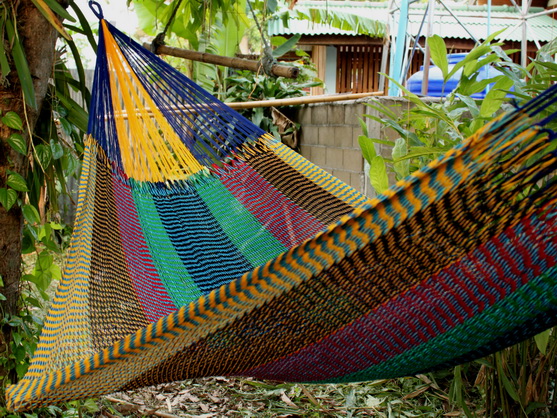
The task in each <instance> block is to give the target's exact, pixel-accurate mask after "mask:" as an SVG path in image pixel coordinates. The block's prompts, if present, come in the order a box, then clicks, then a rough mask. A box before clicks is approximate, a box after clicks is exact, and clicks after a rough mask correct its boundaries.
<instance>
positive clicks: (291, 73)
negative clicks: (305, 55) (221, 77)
mask: <svg viewBox="0 0 557 418" xmlns="http://www.w3.org/2000/svg"><path fill="white" fill-rule="evenodd" d="M143 46H144V47H145V48H147V49H149V50H152V44H150V43H144V44H143ZM156 53H157V54H162V55H170V56H172V57H178V58H185V59H189V60H192V61H200V62H206V63H208V64H216V65H224V66H225V67H231V68H238V69H241V70H249V71H253V72H257V71H261V70H262V68H263V66H262V64H261V62H260V61H254V60H247V59H244V58H233V57H225V56H222V55H215V54H209V53H207V52H198V51H192V50H189V49H182V48H175V47H171V46H166V45H160V46H158V47H157V49H156ZM271 73H272V74H273V75H275V76H277V77H287V78H296V77H298V74H299V73H300V70H299V69H298V68H297V67H294V66H289V65H280V64H274V65H273V67H272V68H271Z"/></svg>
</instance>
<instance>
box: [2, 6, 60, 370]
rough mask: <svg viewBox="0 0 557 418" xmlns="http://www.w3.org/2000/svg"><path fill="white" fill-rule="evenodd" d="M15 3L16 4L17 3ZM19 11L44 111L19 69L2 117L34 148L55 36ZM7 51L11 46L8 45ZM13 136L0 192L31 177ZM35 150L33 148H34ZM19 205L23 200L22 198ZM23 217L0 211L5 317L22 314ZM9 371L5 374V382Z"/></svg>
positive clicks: (35, 16) (31, 11) (40, 20)
mask: <svg viewBox="0 0 557 418" xmlns="http://www.w3.org/2000/svg"><path fill="white" fill-rule="evenodd" d="M14 3H16V2H14ZM16 4H17V6H16V7H17V9H16V16H17V18H16V20H17V25H18V31H19V36H20V38H21V40H22V43H23V48H24V51H25V54H26V57H27V62H28V65H29V69H30V72H31V76H32V78H33V84H34V87H35V98H36V102H37V106H38V107H39V109H32V108H29V106H27V107H26V106H25V105H24V101H23V95H22V90H21V84H20V82H19V79H18V76H17V72H16V71H15V67H14V66H13V65H12V71H11V72H10V74H9V75H8V81H9V82H8V83H7V84H6V85H3V86H2V85H0V111H1V112H2V115H5V114H6V112H8V111H13V112H15V113H17V114H18V115H19V116H20V117H21V119H22V120H23V122H24V126H25V127H24V132H22V134H23V136H24V138H25V140H26V141H27V143H28V144H29V143H30V141H31V138H29V132H33V129H34V127H35V123H36V122H37V118H38V116H39V111H40V106H41V105H42V103H43V101H44V98H45V96H46V93H47V88H48V82H49V78H50V77H51V75H52V70H53V66H54V58H55V44H56V39H57V32H56V30H55V29H54V28H53V27H52V26H51V25H50V24H49V23H48V22H47V21H46V19H45V18H44V17H43V16H42V14H41V13H40V12H39V11H38V10H37V8H36V7H35V6H34V5H33V3H32V2H31V0H20V1H19V2H17V3H16ZM5 46H6V47H8V45H7V44H6V45H5ZM11 133H13V132H12V131H11V130H10V129H9V128H8V127H6V126H5V125H3V124H0V188H2V187H6V181H7V175H8V171H12V172H16V173H19V174H21V175H22V176H23V177H24V178H26V176H27V171H28V168H29V157H26V156H24V155H21V154H19V153H17V152H16V151H14V150H13V149H12V148H11V147H10V145H9V144H8V143H7V138H8V137H9V135H10V134H11ZM29 148H30V147H29ZM18 197H19V199H24V195H23V194H22V193H20V194H19V196H18ZM22 229H23V215H22V212H21V209H20V207H19V205H18V204H17V203H16V204H15V205H14V206H13V207H12V208H11V209H10V210H9V211H6V210H5V209H4V207H3V206H2V205H0V277H1V278H2V281H3V283H4V287H3V288H2V287H0V293H2V294H3V295H4V296H5V297H6V300H5V301H3V302H1V305H0V307H1V309H2V313H3V315H9V314H16V313H17V312H18V300H19V295H20V278H21V239H22ZM9 331H10V330H9V329H6V328H3V329H2V332H1V334H0V355H2V353H5V352H6V349H7V344H8V342H9ZM5 374H6V371H5V370H1V369H0V379H1V378H2V377H3V376H5Z"/></svg>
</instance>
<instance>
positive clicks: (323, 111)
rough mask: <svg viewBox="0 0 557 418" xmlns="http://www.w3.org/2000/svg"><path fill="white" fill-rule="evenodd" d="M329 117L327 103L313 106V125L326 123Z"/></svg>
mask: <svg viewBox="0 0 557 418" xmlns="http://www.w3.org/2000/svg"><path fill="white" fill-rule="evenodd" d="M327 117H328V115H327V106H326V105H316V106H312V107H311V123H312V124H313V125H326V124H327Z"/></svg>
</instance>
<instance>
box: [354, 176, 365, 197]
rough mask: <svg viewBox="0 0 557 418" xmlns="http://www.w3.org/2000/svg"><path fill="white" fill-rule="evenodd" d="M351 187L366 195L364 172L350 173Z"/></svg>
mask: <svg viewBox="0 0 557 418" xmlns="http://www.w3.org/2000/svg"><path fill="white" fill-rule="evenodd" d="M350 186H352V187H353V188H354V189H356V190H357V191H359V192H361V193H364V192H365V191H364V172H363V171H362V172H361V173H350Z"/></svg>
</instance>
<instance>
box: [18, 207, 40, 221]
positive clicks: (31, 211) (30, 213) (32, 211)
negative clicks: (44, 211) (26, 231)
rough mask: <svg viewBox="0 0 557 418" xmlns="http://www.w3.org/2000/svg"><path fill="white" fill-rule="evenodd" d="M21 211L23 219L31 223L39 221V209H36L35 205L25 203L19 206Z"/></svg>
mask: <svg viewBox="0 0 557 418" xmlns="http://www.w3.org/2000/svg"><path fill="white" fill-rule="evenodd" d="M21 211H22V212H23V217H24V218H25V220H26V221H27V222H29V223H30V224H31V225H34V224H39V223H41V217H40V215H39V211H38V210H37V208H35V206H32V205H25V206H23V207H22V208H21Z"/></svg>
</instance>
